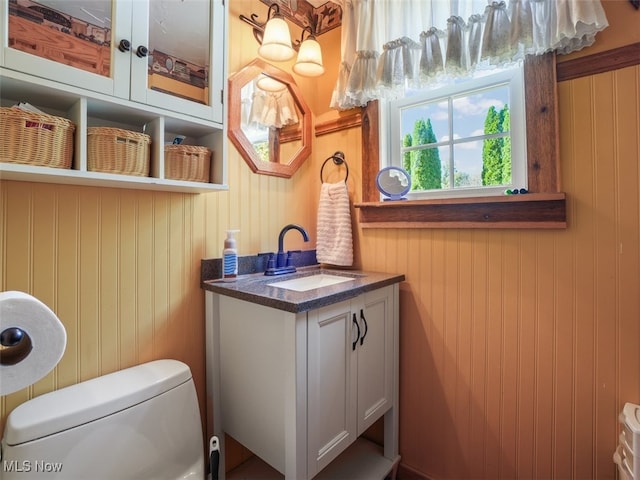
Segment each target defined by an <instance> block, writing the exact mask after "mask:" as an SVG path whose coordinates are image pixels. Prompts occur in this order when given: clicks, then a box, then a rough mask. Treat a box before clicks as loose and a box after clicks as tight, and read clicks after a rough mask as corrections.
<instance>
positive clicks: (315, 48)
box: [293, 37, 324, 77]
mask: <svg viewBox="0 0 640 480" xmlns="http://www.w3.org/2000/svg"><path fill="white" fill-rule="evenodd" d="M293 71H294V72H296V73H297V74H298V75H302V76H305V77H317V76H319V75H322V74H323V73H324V66H323V65H322V50H321V49H320V44H319V43H318V42H317V41H316V39H315V38H313V37H309V38H307V39H306V40H305V41H304V42H302V44H301V45H300V51H299V52H298V59H297V60H296V63H295V65H294V66H293Z"/></svg>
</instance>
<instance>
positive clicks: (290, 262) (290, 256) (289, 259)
mask: <svg viewBox="0 0 640 480" xmlns="http://www.w3.org/2000/svg"><path fill="white" fill-rule="evenodd" d="M300 251H301V250H289V251H288V252H287V263H286V266H287V267H291V266H293V254H294V253H300Z"/></svg>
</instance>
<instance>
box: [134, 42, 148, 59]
mask: <svg viewBox="0 0 640 480" xmlns="http://www.w3.org/2000/svg"><path fill="white" fill-rule="evenodd" d="M136 55H137V56H139V57H140V58H144V57H146V56H147V55H149V49H148V48H147V47H145V46H144V45H139V46H138V49H137V50H136Z"/></svg>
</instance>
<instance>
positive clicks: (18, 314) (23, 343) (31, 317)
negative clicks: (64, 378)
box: [0, 291, 67, 395]
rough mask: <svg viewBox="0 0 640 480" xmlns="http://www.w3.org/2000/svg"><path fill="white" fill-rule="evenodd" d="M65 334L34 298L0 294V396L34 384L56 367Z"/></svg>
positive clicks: (16, 293)
mask: <svg viewBox="0 0 640 480" xmlns="http://www.w3.org/2000/svg"><path fill="white" fill-rule="evenodd" d="M66 346H67V332H66V331H65V329H64V326H63V325H62V323H61V322H60V320H59V319H58V317H57V316H56V314H55V313H53V311H51V309H50V308H49V307H47V306H46V305H45V304H44V303H42V302H41V301H40V300H38V299H37V298H35V297H33V296H31V295H29V294H27V293H24V292H17V291H9V292H0V349H1V350H0V395H6V394H9V393H13V392H16V391H18V390H20V389H22V388H24V387H28V386H29V385H32V384H34V383H35V382H37V381H38V380H40V379H41V378H43V377H44V376H45V375H47V374H48V373H49V372H50V371H51V370H53V368H54V367H55V366H56V365H57V364H58V362H59V361H60V359H61V358H62V354H63V353H64V349H65V347H66Z"/></svg>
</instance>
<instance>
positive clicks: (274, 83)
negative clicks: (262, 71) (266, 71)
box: [256, 75, 287, 92]
mask: <svg viewBox="0 0 640 480" xmlns="http://www.w3.org/2000/svg"><path fill="white" fill-rule="evenodd" d="M256 85H257V86H258V88H259V89H260V90H264V91H266V92H280V91H281V90H284V89H285V88H287V86H286V85H285V84H284V83H282V82H280V81H278V80H276V79H275V78H271V77H269V76H267V75H260V78H259V79H258V81H257V82H256Z"/></svg>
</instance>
